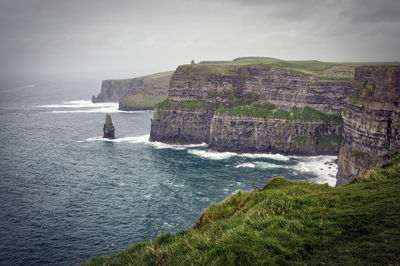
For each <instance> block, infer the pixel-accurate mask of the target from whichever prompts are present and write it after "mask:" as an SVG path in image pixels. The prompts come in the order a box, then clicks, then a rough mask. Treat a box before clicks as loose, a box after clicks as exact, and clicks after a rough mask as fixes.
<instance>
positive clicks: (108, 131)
mask: <svg viewBox="0 0 400 266" xmlns="http://www.w3.org/2000/svg"><path fill="white" fill-rule="evenodd" d="M103 133H104V136H103V138H107V139H115V128H114V126H113V124H112V120H111V115H110V114H106V123H105V124H104V127H103Z"/></svg>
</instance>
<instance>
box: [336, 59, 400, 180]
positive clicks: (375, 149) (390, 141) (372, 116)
mask: <svg viewBox="0 0 400 266" xmlns="http://www.w3.org/2000/svg"><path fill="white" fill-rule="evenodd" d="M352 87H353V89H354V92H353V93H352V94H351V95H349V96H348V98H347V99H346V105H345V108H344V110H343V112H342V117H343V136H344V142H343V144H342V146H341V148H340V154H339V163H338V164H339V168H338V174H337V177H336V178H337V185H341V184H346V183H348V182H349V181H351V179H352V178H353V177H354V176H357V175H363V174H365V173H366V172H367V171H368V170H369V169H371V168H372V167H375V166H381V165H383V164H384V163H385V162H387V160H388V159H389V158H390V157H391V156H392V154H393V153H394V152H398V151H400V66H363V67H358V68H357V69H356V72H355V76H354V82H353V84H352Z"/></svg>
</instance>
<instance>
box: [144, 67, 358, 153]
mask: <svg viewBox="0 0 400 266" xmlns="http://www.w3.org/2000/svg"><path fill="white" fill-rule="evenodd" d="M212 69H213V68H210V67H209V66H207V65H201V64H196V65H184V66H180V67H178V68H177V70H176V71H175V73H174V74H173V75H172V78H171V81H170V87H169V96H168V99H169V101H170V102H171V103H176V104H174V105H173V107H172V108H171V107H168V108H165V107H164V106H162V105H156V108H155V111H154V118H153V119H152V121H151V132H150V140H151V141H161V142H166V143H176V144H189V143H201V142H205V143H208V144H209V147H208V148H209V149H212V150H217V151H235V152H277V153H284V154H294V155H317V154H338V151H339V146H340V141H338V139H339V140H340V139H341V131H342V121H341V120H339V121H312V122H308V121H291V120H284V119H272V118H271V119H264V118H257V117H251V116H229V115H223V116H221V115H219V114H218V113H217V112H216V110H217V107H218V106H232V105H243V104H249V103H256V104H265V103H267V102H268V103H272V104H274V105H275V106H277V107H279V108H281V109H285V110H293V109H296V108H300V107H305V106H310V107H312V108H314V109H317V110H319V111H321V112H324V113H335V114H338V113H339V112H340V109H341V108H342V107H343V105H344V98H345V97H346V96H347V95H349V94H350V92H351V90H350V82H339V81H334V80H321V79H318V78H315V77H311V76H307V75H303V74H299V73H295V72H290V71H286V70H277V69H271V68H269V67H268V66H260V65H257V66H255V65H247V66H240V67H237V68H234V69H231V70H230V71H226V72H215V71H214V72H213V70H212ZM199 99H201V100H204V101H205V104H204V106H201V107H196V108H185V107H182V106H181V105H179V103H180V102H184V101H198V100H199ZM330 137H332V138H331V139H330ZM321 139H323V140H324V142H323V143H321V141H320V140H321ZM299 140H300V141H299ZM301 140H304V141H301ZM326 140H327V141H326Z"/></svg>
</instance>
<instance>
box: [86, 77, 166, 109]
mask: <svg viewBox="0 0 400 266" xmlns="http://www.w3.org/2000/svg"><path fill="white" fill-rule="evenodd" d="M172 73H173V72H171V71H169V72H162V73H157V74H153V75H149V76H144V77H139V78H133V79H119V80H103V82H102V85H101V92H100V94H99V95H98V96H97V97H96V96H93V97H92V102H94V103H96V102H119V103H120V109H121V110H131V109H133V110H136V109H149V108H154V105H155V104H156V103H158V102H160V101H162V100H164V99H165V98H166V97H167V95H168V84H169V80H170V78H171V75H172Z"/></svg>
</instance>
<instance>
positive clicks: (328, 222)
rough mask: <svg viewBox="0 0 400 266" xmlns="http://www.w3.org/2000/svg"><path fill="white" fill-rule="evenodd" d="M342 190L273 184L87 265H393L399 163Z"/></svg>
mask: <svg viewBox="0 0 400 266" xmlns="http://www.w3.org/2000/svg"><path fill="white" fill-rule="evenodd" d="M371 172H373V174H374V175H375V177H376V178H375V179H365V180H363V181H362V182H357V181H356V182H353V183H352V184H348V185H345V186H340V187H329V186H328V185H318V184H313V183H308V182H295V181H289V180H285V179H283V178H273V179H271V180H269V182H268V184H267V185H265V186H264V188H262V189H260V190H253V191H249V192H243V191H239V192H237V193H235V194H233V195H231V196H230V197H228V198H227V199H225V200H224V201H222V202H220V203H212V204H211V205H210V206H208V207H207V208H206V209H204V210H203V211H202V213H201V214H200V218H199V219H198V221H197V223H196V224H195V225H194V226H193V227H192V228H189V229H187V230H184V231H182V232H179V233H176V234H162V235H160V236H158V237H157V238H156V239H154V240H150V241H146V242H139V243H135V244H133V245H132V246H130V247H128V248H127V249H125V250H124V251H120V252H118V253H116V254H113V255H111V256H109V257H105V256H101V257H98V258H92V259H91V260H90V261H88V262H87V263H86V265H130V264H132V265H198V264H200V265H238V264H239V265H276V264H279V265H319V264H325V265H398V264H400V257H399V256H398V254H399V253H400V237H399V234H398V232H400V223H399V222H398V221H399V219H400V204H398V202H399V200H400V194H399V190H400V182H399V181H400V157H399V156H397V157H395V158H393V160H392V162H390V163H388V164H387V165H385V167H384V168H376V169H374V170H372V171H371Z"/></svg>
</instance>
